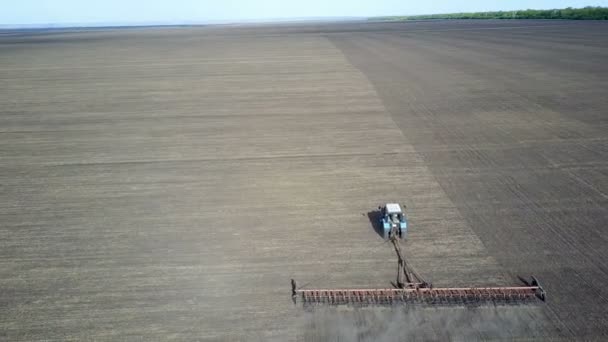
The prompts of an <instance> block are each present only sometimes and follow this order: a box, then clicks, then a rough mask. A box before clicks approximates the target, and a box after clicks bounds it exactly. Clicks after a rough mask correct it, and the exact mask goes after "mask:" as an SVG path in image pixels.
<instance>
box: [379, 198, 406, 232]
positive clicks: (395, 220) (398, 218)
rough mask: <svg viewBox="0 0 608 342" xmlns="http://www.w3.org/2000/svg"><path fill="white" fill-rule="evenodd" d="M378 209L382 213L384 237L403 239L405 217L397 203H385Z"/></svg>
mask: <svg viewBox="0 0 608 342" xmlns="http://www.w3.org/2000/svg"><path fill="white" fill-rule="evenodd" d="M379 209H380V210H381V213H382V219H381V220H382V229H383V233H384V234H383V236H384V239H385V240H388V239H392V238H393V237H395V238H398V239H404V238H405V237H406V236H407V218H406V217H405V213H404V212H403V210H401V206H400V205H399V203H387V204H386V205H385V206H384V207H379Z"/></svg>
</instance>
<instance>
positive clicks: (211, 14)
mask: <svg viewBox="0 0 608 342" xmlns="http://www.w3.org/2000/svg"><path fill="white" fill-rule="evenodd" d="M0 3H1V4H2V9H1V10H0V25H18V24H47V23H52V24H70V23H79V24H83V23H84V24H96V23H123V24H125V23H133V24H137V23H150V22H153V23H159V22H166V23H177V22H209V21H240V20H264V19H276V18H304V17H332V16H334V17H335V16H377V15H400V14H402V15H403V14H428V13H446V12H462V11H486V10H512V9H525V8H561V7H568V6H570V7H583V6H590V5H591V6H608V0H604V1H601V0H598V1H594V2H590V1H589V0H587V1H577V0H572V1H559V0H552V1H548V0H528V1H523V0H512V1H505V0H502V1H501V0H495V1H493V0H486V1H480V0H469V1H464V0H461V1H449V0H438V1H433V0H425V1H407V0H365V1H357V0H354V1H352V0H300V1H289V0H199V1H196V0H171V1H166V0H98V1H96V0H0Z"/></svg>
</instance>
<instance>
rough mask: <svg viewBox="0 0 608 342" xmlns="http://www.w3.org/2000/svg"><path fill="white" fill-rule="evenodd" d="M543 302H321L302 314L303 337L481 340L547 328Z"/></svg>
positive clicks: (385, 341) (384, 341) (532, 334)
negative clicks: (391, 305) (529, 304)
mask: <svg viewBox="0 0 608 342" xmlns="http://www.w3.org/2000/svg"><path fill="white" fill-rule="evenodd" d="M547 322H548V320H547V318H546V316H545V315H544V314H543V311H542V310H541V308H539V307H522V306H514V307H499V306H493V307H479V308H466V307H435V308H429V307H408V308H320V309H319V308H315V309H314V310H311V311H309V312H306V313H305V314H303V316H302V329H303V330H302V331H301V335H300V336H298V339H299V340H303V341H379V342H389V341H476V340H493V339H499V340H502V339H506V340H511V339H534V338H540V337H541V336H543V334H544V333H546V332H547V331H546V325H547V324H548V323H547Z"/></svg>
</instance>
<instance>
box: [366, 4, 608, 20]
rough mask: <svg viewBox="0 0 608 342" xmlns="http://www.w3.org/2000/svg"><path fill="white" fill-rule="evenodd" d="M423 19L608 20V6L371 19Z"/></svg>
mask: <svg viewBox="0 0 608 342" xmlns="http://www.w3.org/2000/svg"><path fill="white" fill-rule="evenodd" d="M421 19H570V20H608V7H584V8H571V7H568V8H564V9H548V10H534V9H527V10H518V11H497V12H472V13H447V14H424V15H408V16H388V17H374V18H370V20H386V21H399V20H421Z"/></svg>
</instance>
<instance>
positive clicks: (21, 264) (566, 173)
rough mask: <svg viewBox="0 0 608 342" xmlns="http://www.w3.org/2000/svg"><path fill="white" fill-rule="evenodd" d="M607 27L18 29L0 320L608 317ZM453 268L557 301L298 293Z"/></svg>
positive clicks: (195, 334) (11, 63)
mask: <svg viewBox="0 0 608 342" xmlns="http://www.w3.org/2000/svg"><path fill="white" fill-rule="evenodd" d="M606 60H608V23H601V22H569V21H555V22H551V21H498V22H497V21H451V22H442V21H439V22H410V23H371V22H359V23H357V22H354V23H316V24H307V25H301V24H283V25H275V26H264V25H260V26H252V25H249V26H216V27H194V28H162V29H161V28H146V29H113V30H80V31H79V30H68V31H45V32H32V31H27V32H16V31H12V32H11V31H6V32H0V289H1V292H0V339H3V340H10V341H21V340H23V341H34V340H58V341H63V340H142V341H150V340H206V339H210V340H235V341H236V340H277V341H284V340H297V339H304V340H326V339H338V338H342V339H346V340H352V339H363V340H387V341H392V340H399V339H417V338H418V339H446V338H454V339H463V340H471V339H474V338H484V339H492V338H506V339H510V338H521V339H546V338H549V337H551V338H563V339H564V340H570V339H572V338H578V339H592V338H595V339H602V338H605V337H606V336H607V335H608V328H607V324H608V322H607V321H606V315H607V314H608V312H607V309H606V305H607V304H608V290H607V287H606V286H608V248H607V247H608V243H607V239H608V235H607V234H608V233H607V231H606V230H605V228H606V224H607V223H608V133H607V132H608V114H607V113H606V111H607V110H608V96H606V95H607V94H608V64H606V63H605V61H606ZM386 201H399V202H401V203H404V204H406V205H407V207H408V214H409V216H410V221H411V233H410V236H409V240H408V241H407V242H406V244H405V245H406V249H407V254H408V256H409V257H410V259H411V263H412V264H413V266H414V267H415V268H416V269H417V270H418V271H419V272H420V273H422V274H423V275H424V276H426V278H428V279H429V280H431V281H433V283H435V284H436V285H444V286H449V285H458V286H461V285H509V284H517V283H518V279H517V276H518V275H521V276H528V275H536V276H537V277H538V278H539V279H540V280H541V282H542V283H543V285H544V286H545V288H546V290H547V292H548V301H547V303H546V304H544V305H539V306H531V307H511V308H480V309H465V308H443V309H424V308H413V309H403V308H400V309H378V310H373V309H365V310H351V309H339V310H334V309H330V310H318V311H315V312H304V311H302V310H301V309H300V308H298V307H294V306H293V304H292V302H291V298H290V288H289V279H290V278H296V279H297V280H298V281H299V282H300V284H301V285H306V286H307V287H385V286H390V284H389V282H390V281H391V280H393V278H394V276H395V268H396V260H395V256H394V253H393V251H392V250H391V248H390V246H388V245H387V244H384V243H383V242H382V240H381V238H380V237H379V236H378V235H377V234H376V233H375V232H374V230H373V229H372V227H371V224H370V222H369V219H368V216H367V213H368V212H369V211H370V210H373V209H374V208H375V207H376V206H377V205H378V204H380V203H382V202H386Z"/></svg>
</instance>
